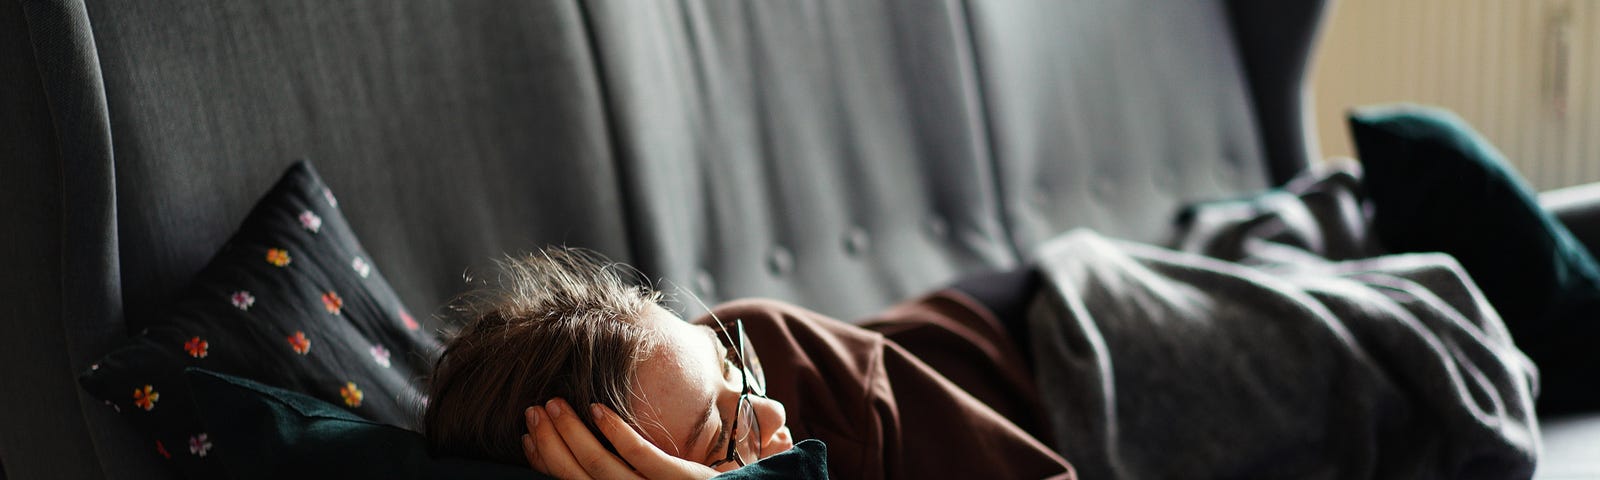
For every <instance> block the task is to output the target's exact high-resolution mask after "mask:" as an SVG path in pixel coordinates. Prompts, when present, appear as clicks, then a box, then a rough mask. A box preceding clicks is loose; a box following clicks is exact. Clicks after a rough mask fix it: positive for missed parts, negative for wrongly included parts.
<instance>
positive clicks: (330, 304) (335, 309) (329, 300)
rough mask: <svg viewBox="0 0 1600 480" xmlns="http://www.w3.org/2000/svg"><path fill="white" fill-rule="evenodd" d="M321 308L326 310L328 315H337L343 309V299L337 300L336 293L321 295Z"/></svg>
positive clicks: (337, 295)
mask: <svg viewBox="0 0 1600 480" xmlns="http://www.w3.org/2000/svg"><path fill="white" fill-rule="evenodd" d="M322 308H326V309H328V313H331V314H334V315H338V314H339V309H341V308H344V299H343V298H339V294H337V293H333V292H328V293H324V294H322Z"/></svg>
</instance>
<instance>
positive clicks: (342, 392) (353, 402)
mask: <svg viewBox="0 0 1600 480" xmlns="http://www.w3.org/2000/svg"><path fill="white" fill-rule="evenodd" d="M339 396H341V397H344V404H345V405H348V406H350V408H355V407H359V406H361V398H362V396H363V394H362V393H361V389H359V388H356V382H344V386H343V387H340V388H339Z"/></svg>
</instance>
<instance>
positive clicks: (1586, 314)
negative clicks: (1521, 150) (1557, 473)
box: [1350, 105, 1600, 413]
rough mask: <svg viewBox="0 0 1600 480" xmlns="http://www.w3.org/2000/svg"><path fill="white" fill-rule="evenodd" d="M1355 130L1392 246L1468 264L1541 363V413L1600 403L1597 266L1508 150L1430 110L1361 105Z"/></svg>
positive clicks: (1377, 215)
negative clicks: (1508, 157) (1507, 156)
mask: <svg viewBox="0 0 1600 480" xmlns="http://www.w3.org/2000/svg"><path fill="white" fill-rule="evenodd" d="M1350 131H1351V136H1352V138H1353V139H1354V141H1355V146H1356V151H1357V152H1358V153H1359V154H1360V157H1361V162H1362V164H1363V167H1364V168H1365V171H1366V177H1365V179H1364V183H1365V186H1366V190H1367V193H1368V194H1369V195H1370V196H1371V198H1372V204H1373V211H1374V213H1373V216H1374V222H1375V224H1374V228H1375V229H1376V232H1377V234H1378V237H1379V238H1380V239H1381V240H1382V243H1383V245H1384V246H1385V247H1386V248H1388V249H1391V250H1393V251H1396V252H1448V253H1449V254H1450V255H1451V256H1454V257H1455V258H1456V260H1458V261H1460V262H1461V266H1462V267H1463V268H1465V269H1466V270H1467V273H1469V274H1471V275H1472V278H1473V280H1475V281H1476V283H1477V284H1478V285H1479V287H1480V288H1482V289H1483V293H1484V296H1485V297H1487V298H1488V299H1489V303H1490V304H1492V305H1494V308H1495V310H1497V311H1498V312H1499V314H1500V316H1501V317H1502V318H1504V319H1505V323H1506V325H1507V326H1508V327H1510V329H1511V335H1512V337H1513V338H1515V339H1516V340H1517V344H1518V345H1520V346H1521V347H1522V349H1523V351H1525V352H1527V353H1528V356H1529V357H1531V358H1532V359H1533V361H1534V363H1536V364H1538V365H1539V367H1540V371H1541V373H1542V376H1541V388H1540V390H1539V409H1540V411H1541V412H1545V413H1555V412H1569V411H1575V410H1592V409H1594V408H1597V407H1600V382H1596V381H1595V379H1596V378H1597V375H1600V354H1596V353H1595V352H1596V350H1595V345H1596V343H1597V342H1600V265H1597V264H1596V263H1595V259H1594V257H1592V256H1590V254H1589V252H1588V250H1587V249H1586V248H1585V247H1584V245H1583V244H1582V243H1580V242H1579V241H1578V240H1577V239H1576V238H1575V237H1573V235H1572V233H1571V232H1570V231H1568V230H1567V228H1566V227H1565V226H1563V225H1562V223H1561V222H1560V221H1558V220H1557V219H1556V218H1555V217H1554V216H1552V215H1551V214H1550V213H1549V212H1547V211H1545V210H1544V208H1543V207H1542V206H1541V205H1540V204H1539V200H1538V196H1537V194H1535V193H1534V191H1533V189H1532V188H1530V187H1529V186H1528V185H1527V183H1526V182H1524V181H1523V180H1522V178H1521V177H1520V176H1519V175H1517V173H1516V172H1515V171H1514V170H1512V169H1511V167H1510V165H1508V164H1507V163H1506V160H1505V158H1504V157H1503V156H1502V155H1501V154H1500V152H1499V151H1497V150H1496V149H1495V148H1494V146H1493V145H1491V144H1490V143H1489V141H1488V140H1486V139H1484V138H1483V137H1482V136H1481V135H1479V134H1478V133H1477V132H1475V131H1473V130H1472V128H1471V127H1470V126H1468V125H1467V124H1466V122H1465V121H1462V120H1461V119H1460V118H1459V117H1457V116H1455V115H1454V114H1452V113H1450V112H1448V111H1445V110H1441V109H1435V108H1428V107H1420V106H1412V105H1398V106H1380V107H1368V108H1363V109H1358V110H1356V111H1355V112H1353V113H1351V115H1350Z"/></svg>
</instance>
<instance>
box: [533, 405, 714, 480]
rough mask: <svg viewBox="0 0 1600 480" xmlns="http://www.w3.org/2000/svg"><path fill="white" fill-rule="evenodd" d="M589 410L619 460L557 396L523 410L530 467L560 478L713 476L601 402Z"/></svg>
mask: <svg viewBox="0 0 1600 480" xmlns="http://www.w3.org/2000/svg"><path fill="white" fill-rule="evenodd" d="M589 408H590V409H591V412H592V415H593V417H594V423H595V425H597V426H599V427H600V433H601V434H604V435H605V437H606V440H610V441H611V445H612V446H615V447H616V448H617V454H618V455H621V458H618V457H617V455H612V454H611V452H609V451H606V449H605V447H603V446H601V445H600V440H599V439H596V438H595V436H594V434H592V433H590V432H589V429H588V427H585V426H584V425H583V421H581V420H579V419H578V416H577V415H574V414H573V411H572V406H571V405H568V404H567V402H566V401H565V400H562V399H559V398H557V399H552V400H550V401H549V402H548V403H545V406H544V407H543V408H541V407H538V406H534V407H528V410H527V411H526V412H524V416H525V417H526V421H527V423H528V434H527V435H523V436H522V453H523V455H526V456H527V457H528V464H529V465H532V466H533V469H534V470H538V471H540V472H544V473H545V474H547V475H551V476H554V477H556V478H560V479H563V480H575V479H595V478H605V479H611V478H630V479H646V478H648V479H671V480H683V479H695V480H699V479H706V478H711V477H714V476H716V475H717V473H718V472H717V471H716V470H712V469H711V467H707V466H705V465H701V464H698V463H694V462H691V461H688V460H684V459H681V458H677V457H673V456H671V455H667V454H666V452H662V451H661V449H659V448H656V446H655V445H651V444H650V442H648V441H645V439H644V437H642V436H640V435H639V433H638V432H635V431H634V430H633V428H630V427H629V426H628V425H627V424H626V423H623V422H622V419H621V418H618V417H617V414H616V413H615V412H612V411H611V409H610V408H606V407H605V406H602V405H599V404H592V405H590V406H589ZM624 459H626V460H627V462H626V463H624V462H623V460H624ZM630 464H631V465H632V467H629V465H630Z"/></svg>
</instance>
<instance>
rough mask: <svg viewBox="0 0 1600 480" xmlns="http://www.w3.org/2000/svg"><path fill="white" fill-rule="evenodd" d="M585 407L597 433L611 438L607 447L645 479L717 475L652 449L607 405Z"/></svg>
mask: <svg viewBox="0 0 1600 480" xmlns="http://www.w3.org/2000/svg"><path fill="white" fill-rule="evenodd" d="M589 410H590V413H591V414H592V415H593V416H594V423H595V425H596V426H599V427H600V433H602V434H605V436H606V439H607V440H610V441H611V446H614V447H617V454H618V455H621V456H622V458H623V459H624V460H627V461H628V463H630V464H633V468H635V469H637V470H638V471H639V473H641V474H643V475H644V476H645V478H651V479H663V478H665V479H690V478H692V479H704V478H711V477H714V476H716V475H717V471H716V470H712V469H711V467H707V466H705V465H701V464H698V463H694V462H691V461H688V460H684V459H681V458H677V457H674V456H671V455H668V454H667V453H666V452H663V451H661V449H659V448H656V446H655V445H653V444H651V443H650V442H649V441H647V440H645V439H644V437H642V436H640V435H639V432H636V431H634V430H633V428H632V427H629V426H628V424H627V423H624V422H623V421H622V418H621V417H618V416H617V414H616V413H615V412H612V411H611V409H610V408H606V406H604V405H600V404H598V403H592V404H589Z"/></svg>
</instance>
